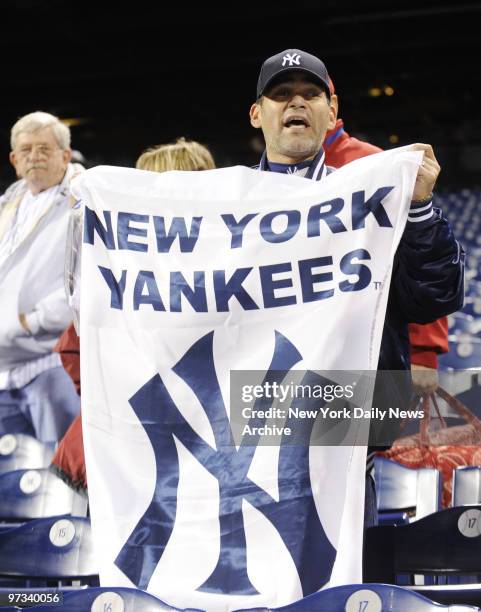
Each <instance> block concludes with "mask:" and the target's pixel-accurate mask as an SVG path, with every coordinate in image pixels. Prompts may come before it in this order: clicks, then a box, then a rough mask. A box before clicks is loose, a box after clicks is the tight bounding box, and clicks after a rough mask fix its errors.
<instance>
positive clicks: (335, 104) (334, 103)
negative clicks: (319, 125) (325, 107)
mask: <svg viewBox="0 0 481 612" xmlns="http://www.w3.org/2000/svg"><path fill="white" fill-rule="evenodd" d="M338 110H339V101H338V99H337V96H336V94H332V95H331V100H330V102H329V125H328V128H327V129H328V130H332V129H333V128H335V127H336V121H337V111H338Z"/></svg>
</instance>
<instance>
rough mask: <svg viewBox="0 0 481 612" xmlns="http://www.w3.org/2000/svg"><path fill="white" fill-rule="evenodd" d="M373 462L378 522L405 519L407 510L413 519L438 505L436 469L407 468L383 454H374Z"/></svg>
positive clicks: (405, 521)
mask: <svg viewBox="0 0 481 612" xmlns="http://www.w3.org/2000/svg"><path fill="white" fill-rule="evenodd" d="M374 466H375V467H374V476H375V480H376V491H377V507H378V511H379V519H380V520H379V522H380V524H403V523H407V522H409V519H408V516H407V514H406V512H407V511H409V513H410V514H412V515H413V518H412V519H411V520H417V519H419V518H422V517H423V516H426V515H428V514H431V513H433V512H436V511H437V510H439V509H440V507H441V474H440V472H439V471H438V470H436V469H434V468H420V469H411V468H408V467H405V466H404V465H401V464H400V463H397V462H395V461H391V460H389V459H386V458H385V457H375V459H374Z"/></svg>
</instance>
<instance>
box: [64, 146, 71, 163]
mask: <svg viewBox="0 0 481 612" xmlns="http://www.w3.org/2000/svg"><path fill="white" fill-rule="evenodd" d="M62 159H63V163H64V164H65V165H67V164H68V163H69V161H70V160H71V159H72V149H64V150H63V151H62Z"/></svg>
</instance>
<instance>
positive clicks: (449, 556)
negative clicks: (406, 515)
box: [364, 505, 481, 584]
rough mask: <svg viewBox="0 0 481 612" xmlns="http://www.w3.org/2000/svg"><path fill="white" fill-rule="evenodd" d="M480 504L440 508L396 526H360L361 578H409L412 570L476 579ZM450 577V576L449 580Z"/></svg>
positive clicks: (480, 571)
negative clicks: (362, 542) (362, 531)
mask: <svg viewBox="0 0 481 612" xmlns="http://www.w3.org/2000/svg"><path fill="white" fill-rule="evenodd" d="M480 559H481V506H475V505H471V506H461V507H457V508H448V509H446V510H441V511H439V512H436V513H434V514H430V515H429V516H425V517H424V518H422V519H420V520H418V521H415V522H413V523H410V524H409V525H401V526H394V527H393V526H378V527H371V528H369V529H367V530H366V537H365V546H364V580H365V581H366V582H383V583H389V584H399V583H400V582H404V581H405V580H407V581H408V583H410V584H415V580H414V576H415V575H416V576H419V575H424V576H428V577H431V578H432V579H433V580H435V581H436V582H437V583H442V582H443V581H444V582H446V580H445V578H446V577H449V578H450V581H451V577H453V578H456V577H457V578H458V579H459V580H462V581H464V582H470V581H471V580H475V581H476V582H481V563H480ZM453 581H454V580H453Z"/></svg>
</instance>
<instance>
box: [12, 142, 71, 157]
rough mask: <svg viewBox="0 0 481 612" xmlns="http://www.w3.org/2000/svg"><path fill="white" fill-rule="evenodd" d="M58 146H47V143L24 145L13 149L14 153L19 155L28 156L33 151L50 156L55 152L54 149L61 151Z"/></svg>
mask: <svg viewBox="0 0 481 612" xmlns="http://www.w3.org/2000/svg"><path fill="white" fill-rule="evenodd" d="M61 150H62V149H60V147H55V148H54V147H49V146H48V145H43V144H38V145H25V146H23V147H20V148H19V149H16V150H15V153H16V154H17V155H19V156H20V157H28V156H29V155H30V154H31V153H32V152H33V151H36V152H37V153H40V155H43V156H44V157H50V156H51V155H53V154H54V153H55V151H61Z"/></svg>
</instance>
